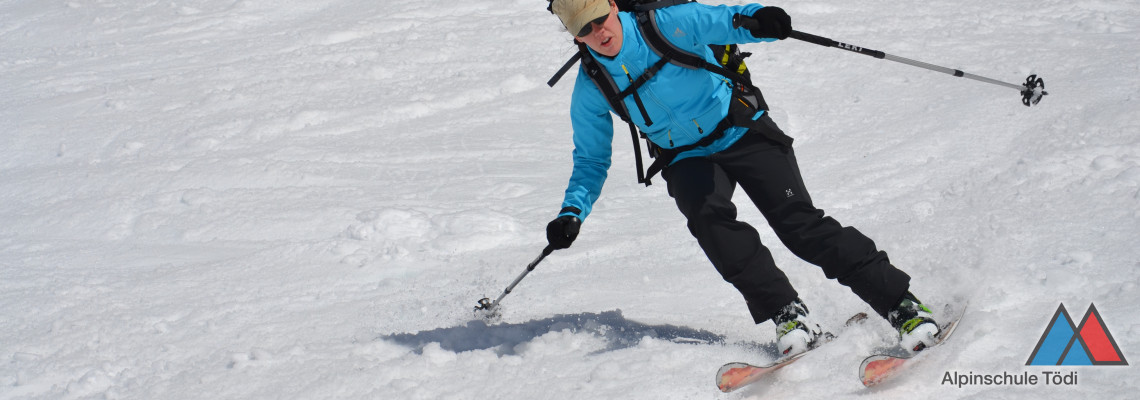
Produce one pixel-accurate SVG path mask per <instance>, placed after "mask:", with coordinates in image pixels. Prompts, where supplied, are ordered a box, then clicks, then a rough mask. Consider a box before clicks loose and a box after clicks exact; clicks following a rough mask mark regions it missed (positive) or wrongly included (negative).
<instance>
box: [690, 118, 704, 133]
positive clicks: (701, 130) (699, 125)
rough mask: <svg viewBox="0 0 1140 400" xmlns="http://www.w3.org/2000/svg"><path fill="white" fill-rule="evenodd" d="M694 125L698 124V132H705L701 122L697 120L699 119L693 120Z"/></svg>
mask: <svg viewBox="0 0 1140 400" xmlns="http://www.w3.org/2000/svg"><path fill="white" fill-rule="evenodd" d="M693 125H696V126H697V133H705V130H704V129H701V124H700V123H699V122H697V120H695V119H694V120H693Z"/></svg>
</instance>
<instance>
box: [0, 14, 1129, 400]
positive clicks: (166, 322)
mask: <svg viewBox="0 0 1140 400" xmlns="http://www.w3.org/2000/svg"><path fill="white" fill-rule="evenodd" d="M381 3H382V4H381ZM855 4H856V3H849V2H838V1H831V0H814V1H805V2H795V3H788V4H778V3H772V4H771V5H777V6H781V7H784V8H785V9H786V10H788V12H789V13H790V14H791V15H792V16H793V19H794V21H795V25H796V28H797V29H799V30H802V31H805V32H809V33H816V34H819V35H823V36H828V37H832V38H834V39H836V40H839V41H842V42H848V43H851V44H855V45H860V46H865V47H869V48H873V49H877V50H882V51H886V52H888V53H891V54H896V55H899V56H903V57H907V58H913V59H916V60H922V61H927V62H931V63H934V64H938V65H945V66H949V67H952V68H959V69H962V70H964V71H966V72H970V73H975V74H978V75H982V76H988V77H993V78H995V79H998V80H1002V81H1009V82H1014V83H1021V81H1022V80H1024V77H1025V76H1027V75H1029V74H1031V73H1036V74H1039V75H1040V76H1042V77H1044V78H1045V80H1046V83H1047V90H1048V91H1049V92H1050V95H1049V96H1047V97H1046V98H1045V99H1044V100H1043V101H1042V103H1041V104H1040V105H1039V106H1036V107H1034V108H1031V109H1027V108H1025V107H1023V106H1022V105H1021V104H1020V103H1019V99H1018V95H1017V93H1016V92H1014V91H1012V90H1009V89H1007V88H1001V87H998V86H993V85H986V84H983V83H978V82H974V81H969V80H963V79H958V78H953V77H949V76H946V75H942V74H937V73H933V72H928V71H923V70H920V69H916V68H913V67H910V66H905V65H901V64H894V63H889V62H885V61H880V60H875V59H873V58H869V57H864V56H859V55H855V54H851V53H847V52H842V51H839V50H836V49H825V48H822V47H819V46H815V45H811V44H807V43H803V42H796V41H784V42H779V43H775V44H764V45H747V46H745V50H746V51H751V52H753V53H755V55H754V56H753V57H752V58H750V59H749V61H748V63H749V66H750V67H751V69H752V70H753V74H754V79H755V80H756V81H757V82H758V83H759V85H760V86H761V87H762V88H763V89H764V90H765V95H766V97H767V98H768V99H769V102H770V103H771V104H772V105H773V106H774V107H776V110H774V111H773V116H774V117H775V118H776V121H777V122H778V123H779V124H780V125H781V126H782V127H784V128H785V130H786V131H787V132H789V133H790V134H791V135H792V136H794V137H796V139H797V156H798V157H799V160H800V163H801V165H802V166H803V169H804V175H805V180H806V181H807V184H808V187H809V188H810V189H811V190H812V191H813V193H812V195H813V198H814V199H815V200H816V202H817V203H818V204H819V205H820V206H821V207H822V208H824V209H825V210H827V211H828V212H829V214H831V215H833V216H835V217H836V218H837V219H838V220H840V221H841V222H843V223H845V224H850V225H853V226H856V227H858V228H859V229H860V230H862V231H864V232H866V233H867V234H868V235H869V236H871V237H872V238H874V239H875V240H876V242H877V243H879V244H880V246H881V247H883V248H884V249H885V250H887V251H888V252H889V253H890V254H891V258H892V261H893V262H894V263H895V264H897V265H899V266H900V267H902V268H903V269H904V270H906V271H907V272H908V273H910V274H911V275H912V276H913V277H914V282H913V285H914V290H915V292H916V293H917V294H918V295H919V296H920V297H921V298H923V299H924V300H926V301H927V302H928V303H932V304H938V303H939V302H950V301H957V300H961V299H966V298H968V299H969V300H970V302H971V308H972V309H973V311H972V312H971V313H970V314H969V315H968V316H967V317H966V319H965V321H964V322H963V325H962V327H961V328H960V331H959V332H958V333H957V335H956V338H955V340H954V341H953V342H952V343H949V344H947V346H946V348H944V349H940V350H939V351H938V352H936V353H931V354H930V355H929V357H928V358H927V360H926V361H924V362H923V363H921V364H918V365H916V366H915V368H914V369H913V370H912V371H910V372H908V374H907V376H906V377H905V378H903V379H900V380H898V381H896V382H892V383H889V384H885V385H883V386H882V387H880V388H877V389H874V390H870V391H868V390H866V389H863V388H862V386H861V385H860V384H859V382H858V380H857V379H856V377H855V370H856V366H857V365H858V363H859V360H861V358H862V357H863V356H864V355H866V354H868V352H869V351H870V350H871V349H873V348H875V347H877V346H882V345H884V344H886V343H888V341H889V340H890V335H891V332H890V329H889V328H888V327H887V326H886V324H885V323H882V322H881V321H878V320H876V319H874V318H872V321H869V323H867V324H864V325H862V326H859V327H856V328H851V329H848V330H846V331H844V333H843V335H842V336H841V337H840V338H839V339H838V340H837V341H836V342H835V343H833V344H829V345H828V346H827V347H825V348H822V349H820V350H819V354H812V355H811V356H810V357H807V358H805V359H803V360H801V361H800V362H798V363H796V364H795V365H793V366H790V367H788V368H786V369H784V370H782V371H781V372H780V373H779V374H778V375H777V378H776V384H775V385H772V386H769V387H756V388H750V389H745V390H742V391H741V392H740V393H733V394H729V395H723V394H720V393H719V392H717V391H716V389H715V388H714V386H713V382H712V378H713V373H714V372H715V371H716V369H717V367H719V366H720V365H721V364H723V363H724V362H728V361H737V360H741V361H762V360H760V359H759V358H762V357H763V356H762V355H760V354H757V353H755V352H749V351H747V350H742V348H741V347H740V346H735V345H733V344H732V343H740V342H747V343H763V342H767V341H770V340H773V339H774V329H772V326H771V324H763V325H759V326H755V325H753V324H752V323H751V321H750V318H749V317H748V315H747V312H746V309H745V307H744V304H743V302H742V301H741V300H740V298H739V295H738V294H736V292H735V290H733V289H732V288H731V286H729V285H727V284H725V283H724V282H723V281H721V280H720V278H719V276H717V275H716V273H715V271H714V270H713V268H712V267H711V265H709V264H708V261H707V260H706V259H705V258H704V256H703V254H702V253H701V252H700V249H699V248H698V247H697V246H696V244H695V243H694V241H693V240H691V238H690V236H689V234H688V232H687V231H686V229H685V225H684V221H683V219H682V217H681V216H680V214H679V213H678V212H676V211H675V208H674V206H673V204H672V202H671V199H670V198H669V197H668V196H667V195H666V193H665V192H664V185H663V183H661V184H658V185H654V186H653V187H651V188H649V189H643V188H641V187H639V185H638V184H637V183H636V180H635V179H634V171H632V168H633V167H632V166H633V161H632V155H631V154H630V151H629V148H630V145H629V139H628V138H627V137H625V135H624V128H623V127H620V126H619V127H618V129H616V130H615V139H614V141H615V143H614V147H615V154H614V167H613V168H612V169H611V174H610V175H611V177H610V180H609V181H608V182H607V185H606V190H605V193H604V194H603V198H602V199H601V200H600V201H599V202H598V204H597V206H596V209H595V212H594V214H592V216H591V218H590V219H589V221H587V223H586V224H585V226H584V227H583V233H582V236H581V237H580V239H579V240H578V241H577V242H576V243H575V246H574V247H573V248H572V249H569V250H564V251H558V252H556V253H555V254H553V255H551V256H550V257H548V258H547V259H546V260H545V261H543V263H542V265H541V266H540V267H539V268H538V269H537V270H536V271H535V272H534V273H532V274H530V275H529V276H528V277H527V278H526V280H525V281H523V282H521V284H520V285H519V287H518V288H516V290H515V292H514V293H512V294H511V295H510V296H508V297H507V298H506V299H505V300H504V302H503V307H504V310H503V311H504V320H503V322H502V323H501V324H499V325H492V326H490V327H488V326H485V325H481V324H479V323H473V322H472V318H471V314H470V311H471V307H473V306H474V305H475V301H476V300H478V299H479V298H481V297H485V296H491V297H494V296H497V295H498V294H499V293H500V292H501V291H502V289H503V288H504V287H505V286H506V285H507V284H509V283H510V280H511V279H513V278H514V277H515V276H517V274H519V273H520V272H522V270H523V268H524V267H525V265H526V263H527V261H529V260H531V259H533V257H535V256H536V255H537V254H538V252H539V251H540V249H541V248H542V247H543V246H544V244H545V243H544V241H545V239H544V232H543V227H544V225H545V223H546V222H547V221H548V220H549V219H550V218H552V217H553V216H554V214H555V213H556V212H557V210H558V208H559V204H560V201H561V199H562V190H563V189H564V188H565V186H564V185H565V182H566V179H567V178H568V176H569V173H570V150H571V144H570V133H569V118H568V108H569V94H570V90H571V86H572V80H570V79H566V80H564V82H562V83H561V84H560V85H559V86H558V87H556V88H554V89H550V88H547V87H546V85H544V82H545V81H546V79H548V78H549V76H550V75H551V74H552V73H553V72H554V71H555V70H556V69H557V68H558V67H559V66H560V65H561V63H562V62H563V61H564V60H565V59H566V58H568V57H569V56H570V55H571V54H572V52H573V51H574V47H573V45H572V43H571V41H570V38H569V36H568V35H567V34H566V33H565V32H564V31H563V30H562V29H561V28H560V25H559V24H558V22H557V19H556V18H555V17H553V16H551V15H550V14H549V13H547V12H546V10H545V4H544V3H542V2H539V1H537V0H514V1H506V2H503V1H492V0H471V1H463V2H453V1H439V0H428V1H418V2H380V3H377V2H369V1H361V0H342V1H334V2H323V3H322V2H303V1H267V0H236V1H235V0H226V1H218V0H187V1H170V2H130V1H120V0H69V1H58V2H41V1H9V2H5V3H3V4H0V88H3V89H2V91H0V92H2V93H3V96H0V132H3V135H4V137H5V138H6V139H7V140H6V145H5V146H3V147H0V221H2V223H0V398H3V399H9V398H12V399H144V398H161V399H202V398H209V399H253V398H258V399H270V398H296V399H317V398H343V399H361V398H382V399H441V398H447V399H487V398H502V399H521V398H549V399H562V398H575V399H577V398H653V399H662V398H665V399H689V398H709V397H716V398H732V399H741V398H760V397H765V398H766V397H790V396H797V397H812V398H849V397H862V396H865V395H867V394H873V395H877V396H884V397H897V396H902V395H904V394H905V395H907V396H918V397H926V398H990V397H1002V398H1008V397H1028V396H1033V397H1037V398H1058V399H1061V398H1070V397H1072V396H1075V395H1077V393H1080V394H1081V395H1084V396H1099V397H1107V398H1123V397H1130V396H1132V393H1134V392H1135V391H1136V389H1137V388H1138V386H1137V384H1136V383H1135V379H1130V378H1131V377H1132V376H1134V375H1135V374H1134V373H1133V372H1132V370H1131V367H1111V368H1110V367H1104V368H1100V367H1098V368H1081V369H1078V371H1079V372H1080V385H1079V386H1078V387H1076V388H1072V387H1043V386H1039V387H1028V388H1027V387H1021V388H1018V387H986V386H967V387H964V388H955V387H949V386H943V385H940V384H939V383H940V381H941V376H942V374H943V373H944V372H945V371H960V372H977V373H1001V372H1003V371H1011V372H1015V373H1016V372H1021V371H1023V370H1028V371H1032V372H1037V371H1039V370H1038V369H1034V368H1030V367H1024V366H1023V365H1024V363H1025V360H1026V359H1027V357H1028V355H1029V352H1030V351H1031V350H1032V347H1033V345H1034V343H1035V342H1036V340H1037V338H1038V337H1040V335H1041V333H1042V331H1043V329H1044V328H1045V325H1046V324H1047V322H1048V318H1049V317H1050V316H1051V315H1052V313H1053V311H1054V310H1055V309H1056V307H1057V304H1058V303H1060V302H1064V303H1065V305H1066V306H1067V307H1068V309H1069V310H1070V312H1071V313H1072V314H1073V317H1074V318H1079V317H1080V316H1081V315H1083V310H1085V308H1086V307H1087V306H1088V304H1089V303H1096V305H1097V308H1098V309H1099V310H1100V313H1101V314H1102V315H1103V317H1104V318H1105V322H1106V323H1107V324H1108V326H1109V328H1110V329H1111V331H1112V333H1113V335H1114V337H1115V339H1116V341H1117V343H1118V344H1119V345H1120V347H1121V349H1122V351H1123V352H1124V354H1125V356H1127V357H1130V358H1132V359H1133V362H1135V359H1140V342H1138V341H1137V340H1136V338H1137V337H1140V318H1137V317H1136V316H1135V313H1132V312H1130V311H1131V309H1132V306H1133V305H1134V304H1136V303H1138V302H1140V290H1138V288H1137V283H1136V282H1137V281H1140V272H1138V271H1140V268H1137V267H1140V262H1138V261H1137V260H1138V259H1140V250H1138V249H1140V248H1138V247H1137V246H1136V245H1135V238H1136V237H1138V236H1140V228H1138V227H1140V136H1138V135H1137V133H1138V132H1140V107H1138V103H1137V101H1138V100H1140V99H1138V98H1137V93H1140V79H1138V78H1137V76H1140V74H1138V73H1140V56H1138V54H1140V42H1137V41H1136V40H1135V38H1136V35H1137V32H1138V31H1140V22H1137V21H1140V5H1138V4H1136V3H1135V2H1132V1H1126V2H1108V1H1081V2H1062V1H1056V0H1044V1H1024V0H1015V1H1009V2H997V3H995V2H982V1H976V0H975V1H966V2H957V3H940V4H928V3H921V4H920V3H917V2H915V3H913V4H910V3H908V2H904V3H899V2H897V1H895V2H888V1H882V0H876V1H871V2H862V3H858V6H856V5H855ZM740 200H741V201H740V202H739V203H740V215H741V218H742V219H745V220H748V221H751V222H753V223H754V224H758V225H757V226H761V225H763V224H764V222H763V220H762V218H761V216H760V215H759V213H758V212H757V211H756V210H755V209H753V208H751V207H750V206H748V205H747V204H748V203H747V200H746V199H745V198H743V197H741V199H740ZM761 234H762V239H763V240H764V241H765V242H766V243H769V244H770V245H771V247H772V249H773V253H774V255H775V257H776V259H777V262H779V263H780V264H781V265H782V266H783V268H784V269H785V271H786V272H787V273H788V275H789V277H790V278H791V279H792V281H793V283H794V284H795V285H796V287H797V289H798V290H799V291H800V293H801V295H802V297H804V299H805V301H806V302H807V303H808V304H809V305H810V306H811V307H812V310H813V312H814V314H813V315H815V316H816V318H817V319H818V320H820V321H821V322H823V323H824V325H829V324H830V326H833V327H834V326H838V325H840V324H842V321H843V320H845V319H846V317H848V316H850V315H851V314H854V313H856V312H859V311H869V309H868V307H866V306H865V305H863V304H862V303H861V302H859V301H858V299H857V298H856V297H855V296H854V295H853V294H851V293H850V292H849V291H847V290H845V289H843V288H842V287H840V286H839V285H838V284H836V283H835V282H833V281H826V280H825V279H824V278H823V276H822V274H821V273H820V272H819V271H818V269H817V268H815V267H812V266H810V265H807V264H806V263H804V262H802V261H800V260H798V259H796V258H795V257H794V256H792V255H791V254H790V253H788V252H787V251H786V250H784V249H783V248H782V247H781V246H780V245H779V243H778V240H776V238H775V236H774V235H772V234H771V233H770V232H767V231H766V230H764V229H761ZM618 309H620V310H621V311H620V312H615V310H618ZM1078 322H1079V321H1078ZM691 336H698V337H701V338H705V339H710V338H711V339H712V340H713V341H716V342H721V343H729V344H727V345H726V344H686V343H678V341H683V340H679V339H684V338H687V337H691ZM1078 390H1079V391H1078Z"/></svg>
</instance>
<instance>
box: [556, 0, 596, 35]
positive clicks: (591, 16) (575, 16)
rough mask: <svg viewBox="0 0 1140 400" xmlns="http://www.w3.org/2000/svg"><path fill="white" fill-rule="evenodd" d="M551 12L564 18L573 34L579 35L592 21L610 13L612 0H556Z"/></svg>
mask: <svg viewBox="0 0 1140 400" xmlns="http://www.w3.org/2000/svg"><path fill="white" fill-rule="evenodd" d="M550 12H553V13H554V15H557V16H558V19H560V20H562V25H564V26H566V29H567V30H569V31H570V34H572V35H578V32H581V31H582V28H584V27H586V24H589V23H590V21H593V20H595V19H598V18H600V17H604V16H606V15H609V14H610V0H554V2H553V3H551V4H550Z"/></svg>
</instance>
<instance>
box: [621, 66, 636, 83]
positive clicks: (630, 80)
mask: <svg viewBox="0 0 1140 400" xmlns="http://www.w3.org/2000/svg"><path fill="white" fill-rule="evenodd" d="M621 70H622V71H625V77H626V78H628V79H629V83H633V75H630V74H629V69H628V68H626V67H625V64H622V65H621Z"/></svg>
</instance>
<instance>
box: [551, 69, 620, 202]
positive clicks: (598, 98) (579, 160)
mask: <svg viewBox="0 0 1140 400" xmlns="http://www.w3.org/2000/svg"><path fill="white" fill-rule="evenodd" d="M570 120H571V125H572V126H573V129H574V171H573V173H571V175H570V183H569V185H567V187H566V197H565V198H564V200H563V201H562V207H563V208H562V209H563V211H562V212H561V213H560V214H559V215H560V216H561V215H574V216H577V217H578V218H580V219H582V220H583V221H584V220H585V219H586V216H588V215H590V211H591V210H592V209H593V207H594V202H596V201H597V200H598V197H599V196H600V195H601V193H602V184H604V183H605V181H606V176H607V174H608V171H609V169H610V164H611V159H610V157H611V155H612V154H613V145H612V144H613V137H614V126H613V117H612V116H611V115H610V107H609V104H608V103H607V102H606V100H605V98H604V96H602V93H601V91H599V90H598V88H597V87H596V86H594V83H593V82H592V81H591V80H590V78H589V77H588V76H587V75H586V74H585V73H584V72H581V71H579V74H578V79H577V81H576V82H574V94H573V96H572V97H571V101H570ZM572 208H573V209H577V210H578V212H574V210H572Z"/></svg>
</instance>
